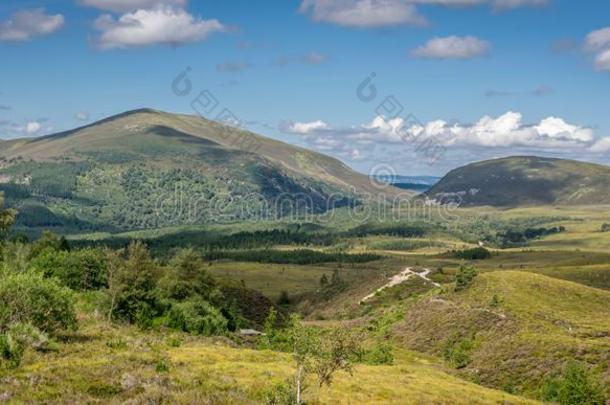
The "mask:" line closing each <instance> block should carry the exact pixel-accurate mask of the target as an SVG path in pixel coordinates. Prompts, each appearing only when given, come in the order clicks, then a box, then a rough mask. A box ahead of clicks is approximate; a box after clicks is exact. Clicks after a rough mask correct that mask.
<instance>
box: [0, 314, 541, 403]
mask: <svg viewBox="0 0 610 405" xmlns="http://www.w3.org/2000/svg"><path fill="white" fill-rule="evenodd" d="M86 322H87V324H86V325H85V326H84V327H83V328H82V330H81V331H79V332H78V333H73V334H69V335H66V336H65V338H64V339H65V344H62V345H61V346H60V348H59V350H58V351H56V352H52V353H46V354H40V353H30V354H29V355H28V356H29V357H28V358H27V360H26V362H27V364H25V365H24V366H23V367H22V368H20V369H19V370H9V371H4V370H0V392H2V393H3V395H4V398H7V399H10V400H12V401H15V402H23V401H25V402H31V401H35V402H61V403H74V402H81V403H82V402H89V403H123V402H125V401H129V400H132V401H134V402H136V403H149V402H158V401H162V402H171V403H177V404H192V403H213V404H231V403H240V404H255V403H256V404H260V403H267V401H266V397H267V396H268V395H269V392H270V391H271V390H272V389H273V388H274V386H275V385H276V384H279V383H282V382H284V381H285V380H286V379H288V378H292V377H293V375H294V373H295V369H294V365H293V361H292V358H291V356H290V354H287V353H279V352H273V351H267V350H251V349H247V348H243V347H241V348H240V347H236V346H235V344H232V343H231V342H230V341H229V340H227V339H225V338H216V339H214V338H201V337H193V336H189V335H186V334H179V333H172V334H170V335H168V334H167V333H158V332H155V331H147V332H142V331H139V330H137V329H135V328H128V327H112V326H109V325H107V324H105V323H104V322H99V321H96V320H95V319H90V320H88V321H86ZM398 357H399V358H397V360H396V362H395V364H393V365H385V366H370V365H358V366H356V368H355V370H354V373H353V376H350V375H349V374H346V373H338V374H337V376H336V379H335V381H334V383H333V385H332V387H331V388H330V389H329V388H326V387H325V388H321V389H320V388H318V387H317V385H316V384H312V386H310V387H309V388H308V390H307V391H306V395H305V400H306V401H307V403H311V404H317V403H322V404H330V403H359V404H369V403H370V404H374V403H377V404H378V403H385V404H404V403H437V402H441V401H442V402H450V403H453V404H497V403H507V402H508V403H511V404H528V403H535V402H534V401H528V400H526V399H523V398H519V397H516V396H512V395H509V394H507V393H504V392H500V391H496V390H493V389H488V388H484V387H481V386H478V385H476V384H473V383H470V382H467V381H464V380H461V379H459V378H458V377H456V376H454V375H452V373H451V370H448V369H446V368H444V367H443V366H442V365H441V364H439V363H438V362H436V361H434V360H433V359H431V358H429V357H427V356H424V355H418V354H415V353H411V352H404V353H402V354H401V355H400V356H398ZM160 365H161V366H160ZM311 378H312V381H313V378H314V377H313V376H312V377H311Z"/></svg>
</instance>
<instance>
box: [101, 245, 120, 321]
mask: <svg viewBox="0 0 610 405" xmlns="http://www.w3.org/2000/svg"><path fill="white" fill-rule="evenodd" d="M122 252H123V251H116V250H112V249H105V250H104V256H105V257H106V282H107V283H108V290H107V293H108V299H109V301H110V303H109V308H108V322H110V321H112V318H113V316H114V311H115V308H116V304H117V299H118V297H119V296H120V295H121V293H122V291H123V287H124V285H123V283H121V278H120V274H121V271H123V259H122V258H121V254H122Z"/></svg>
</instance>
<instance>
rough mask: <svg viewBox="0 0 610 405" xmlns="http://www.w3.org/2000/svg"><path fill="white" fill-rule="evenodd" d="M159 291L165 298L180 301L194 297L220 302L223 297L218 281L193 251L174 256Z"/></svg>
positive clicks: (186, 250)
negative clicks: (221, 296)
mask: <svg viewBox="0 0 610 405" xmlns="http://www.w3.org/2000/svg"><path fill="white" fill-rule="evenodd" d="M159 289H160V290H161V294H162V295H163V296H164V298H168V299H172V300H178V301H180V300H185V299H189V298H192V297H200V298H203V299H205V300H207V301H219V298H220V295H221V294H220V291H219V290H218V288H217V285H216V280H214V278H213V277H212V276H211V275H210V274H209V273H208V272H207V270H206V269H205V264H204V262H203V260H202V259H201V257H200V256H199V255H198V254H197V253H196V252H195V251H194V250H193V249H183V250H181V251H179V252H178V253H177V254H176V256H174V258H173V259H172V260H171V262H170V265H169V268H168V269H167V272H166V274H165V276H164V277H163V278H162V279H161V280H160V282H159Z"/></svg>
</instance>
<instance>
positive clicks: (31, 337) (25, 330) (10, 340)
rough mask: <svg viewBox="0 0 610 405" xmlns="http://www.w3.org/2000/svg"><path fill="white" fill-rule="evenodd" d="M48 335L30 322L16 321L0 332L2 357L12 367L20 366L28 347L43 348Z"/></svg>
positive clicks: (0, 354)
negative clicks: (3, 331)
mask: <svg viewBox="0 0 610 405" xmlns="http://www.w3.org/2000/svg"><path fill="white" fill-rule="evenodd" d="M48 341H49V339H48V337H47V336H46V335H45V334H44V333H42V332H41V331H40V330H38V329H37V328H36V327H34V326H32V325H30V324H28V323H15V324H13V325H11V326H10V327H9V328H8V330H7V331H6V332H5V333H3V334H0V358H2V359H4V360H5V361H6V362H7V363H8V366H9V367H11V368H16V367H19V365H20V364H21V359H22V358H23V354H24V353H25V350H26V349H27V348H28V347H33V348H35V349H43V348H45V347H46V346H47V343H48Z"/></svg>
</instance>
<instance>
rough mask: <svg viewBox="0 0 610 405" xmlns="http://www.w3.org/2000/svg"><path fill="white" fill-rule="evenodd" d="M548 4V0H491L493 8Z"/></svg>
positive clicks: (508, 8) (507, 8)
mask: <svg viewBox="0 0 610 405" xmlns="http://www.w3.org/2000/svg"><path fill="white" fill-rule="evenodd" d="M548 4H549V0H493V2H492V5H493V7H494V9H495V10H510V9H513V8H518V7H542V6H546V5H548Z"/></svg>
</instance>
